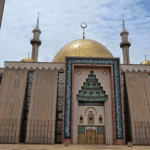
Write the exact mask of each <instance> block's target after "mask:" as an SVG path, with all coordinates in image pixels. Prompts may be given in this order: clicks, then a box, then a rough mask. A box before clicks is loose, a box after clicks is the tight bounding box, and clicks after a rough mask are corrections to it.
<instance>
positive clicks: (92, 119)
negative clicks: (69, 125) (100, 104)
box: [88, 111, 95, 124]
mask: <svg viewBox="0 0 150 150" xmlns="http://www.w3.org/2000/svg"><path fill="white" fill-rule="evenodd" d="M94 122H95V121H94V114H93V111H89V114H88V124H94Z"/></svg>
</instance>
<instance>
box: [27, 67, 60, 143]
mask: <svg viewBox="0 0 150 150" xmlns="http://www.w3.org/2000/svg"><path fill="white" fill-rule="evenodd" d="M57 81H58V69H56V68H55V69H54V70H51V69H48V70H45V69H42V70H39V69H36V70H35V73H34V79H33V87H32V94H31V103H30V108H29V116H28V123H27V137H26V143H49V144H50V143H54V142H55V119H56V100H57Z"/></svg>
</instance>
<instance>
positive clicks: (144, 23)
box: [0, 0, 150, 67]
mask: <svg viewBox="0 0 150 150" xmlns="http://www.w3.org/2000/svg"><path fill="white" fill-rule="evenodd" d="M139 2H141V0H127V1H124V0H117V1H116V0H90V1H89V0H82V1H81V0H74V1H70V0H51V1H49V0H42V1H41V0H21V1H20V0H15V1H12V0H6V3H5V9H4V15H3V22H2V28H1V31H0V67H3V66H4V61H20V60H21V59H22V58H24V57H27V55H28V52H30V53H31V50H32V46H31V45H30V40H31V39H32V38H33V33H32V30H33V29H34V28H35V26H36V20H37V13H38V12H40V29H41V31H42V34H41V37H40V39H41V41H42V45H41V46H40V48H39V61H46V62H47V61H52V59H53V57H54V56H55V54H56V53H57V52H58V51H59V50H60V49H61V48H62V47H63V46H64V45H66V44H67V43H69V42H71V41H73V40H76V39H81V38H82V29H81V27H80V24H81V23H82V22H86V23H87V25H88V27H87V28H86V29H85V37H86V38H87V39H93V40H96V41H97V42H100V43H101V44H103V45H104V46H105V47H107V48H108V49H109V50H110V51H111V53H112V54H113V55H114V56H115V57H121V60H122V49H121V48H120V46H119V45H120V42H121V37H120V32H121V31H122V14H124V16H125V26H126V29H127V30H128V32H129V33H130V34H129V41H130V42H131V44H132V46H131V47H130V58H131V63H136V64H139V63H140V62H141V61H143V59H144V54H147V58H148V59H150V53H149V40H150V35H149V33H150V27H149V24H150V13H149V12H148V11H147V10H146V9H144V8H143V6H142V5H141V4H139Z"/></svg>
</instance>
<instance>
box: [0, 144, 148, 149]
mask: <svg viewBox="0 0 150 150" xmlns="http://www.w3.org/2000/svg"><path fill="white" fill-rule="evenodd" d="M94 149H95V150H98V149H99V150H150V146H133V147H128V146H127V145H125V146H116V145H112V146H109V145H69V146H64V145H63V144H62V145H42V144H30V145H29V144H0V150H94Z"/></svg>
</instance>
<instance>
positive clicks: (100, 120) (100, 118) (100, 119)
mask: <svg viewBox="0 0 150 150" xmlns="http://www.w3.org/2000/svg"><path fill="white" fill-rule="evenodd" d="M102 123H103V119H102V116H101V115H100V116H99V124H102Z"/></svg>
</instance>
